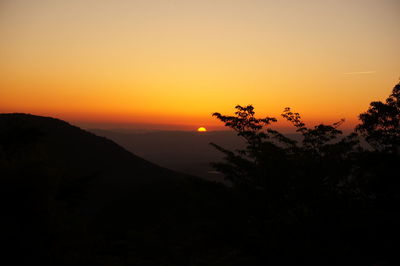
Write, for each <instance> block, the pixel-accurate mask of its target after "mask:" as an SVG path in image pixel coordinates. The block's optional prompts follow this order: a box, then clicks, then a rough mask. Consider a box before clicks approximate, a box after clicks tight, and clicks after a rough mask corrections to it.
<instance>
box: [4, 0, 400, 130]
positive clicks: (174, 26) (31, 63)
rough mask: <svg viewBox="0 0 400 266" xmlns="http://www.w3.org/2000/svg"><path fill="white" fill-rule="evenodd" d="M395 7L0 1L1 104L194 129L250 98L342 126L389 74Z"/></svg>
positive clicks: (349, 2)
mask: <svg viewBox="0 0 400 266" xmlns="http://www.w3.org/2000/svg"><path fill="white" fill-rule="evenodd" d="M399 14H400V1H398V0H390V1H389V0H387V1H385V0H326V1H323V0H302V1H300V0H298V1H284V0H282V1H261V0H259V1H256V0H242V1H239V0H236V1H235V0H201V1H200V0H198V1H194V0H193V1H190V0H182V1H178V0H158V1H152V0H143V1H132V0H131V1H128V0H114V1H111V0H90V1H89V0H76V1H74V0H65V1H62V0H37V1H35V0H32V1H22V0H0V36H1V42H0V58H1V60H0V112H27V113H33V114H39V115H47V116H55V117H58V118H61V119H64V120H67V121H69V122H72V123H76V124H78V125H81V126H84V127H131V126H136V127H137V126H140V127H142V128H145V127H149V128H157V125H158V124H163V126H160V127H162V128H163V129H192V128H193V130H196V129H197V127H199V126H206V127H207V126H208V127H211V128H213V127H215V126H216V125H220V124H219V122H218V121H216V120H215V118H212V117H211V113H212V112H215V111H218V112H221V113H226V114H231V113H232V112H233V107H234V106H235V105H236V104H242V105H246V104H253V105H254V106H255V108H256V112H257V113H258V114H259V115H260V116H262V115H272V116H279V114H280V113H281V111H282V110H283V108H284V107H286V106H290V107H292V108H293V109H295V110H296V111H298V112H300V113H301V114H302V115H303V117H304V118H305V120H306V121H307V122H309V123H310V125H312V124H314V123H319V122H335V121H337V120H339V119H340V118H346V119H347V121H348V122H347V123H346V126H347V127H352V126H353V125H354V123H355V122H356V118H357V115H358V114H359V113H360V112H363V111H365V110H366V109H367V107H368V104H369V102H371V101H373V100H383V99H385V98H386V97H387V96H388V95H389V93H390V90H391V89H392V87H393V86H394V85H395V84H396V83H397V82H398V78H399V76H400V50H399V47H400V32H399V29H400V16H399ZM149 124H152V125H149Z"/></svg>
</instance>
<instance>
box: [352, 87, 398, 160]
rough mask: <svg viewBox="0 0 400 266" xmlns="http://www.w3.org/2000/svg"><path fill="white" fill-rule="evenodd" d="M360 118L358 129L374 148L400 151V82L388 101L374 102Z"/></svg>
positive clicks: (394, 151) (393, 151)
mask: <svg viewBox="0 0 400 266" xmlns="http://www.w3.org/2000/svg"><path fill="white" fill-rule="evenodd" d="M359 118H360V120H361V124H360V125H358V126H357V128H356V130H357V131H358V132H360V134H361V136H363V137H364V138H365V140H366V141H367V142H368V143H369V144H370V145H371V146H372V147H373V148H374V149H376V150H380V151H390V152H392V153H397V154H399V153H400V83H399V84H397V85H396V86H395V87H394V88H393V90H392V93H391V95H390V96H389V97H388V98H387V99H386V102H384V103H383V102H380V101H375V102H372V103H371V104H370V107H369V108H368V110H367V112H365V113H362V114H360V116H359Z"/></svg>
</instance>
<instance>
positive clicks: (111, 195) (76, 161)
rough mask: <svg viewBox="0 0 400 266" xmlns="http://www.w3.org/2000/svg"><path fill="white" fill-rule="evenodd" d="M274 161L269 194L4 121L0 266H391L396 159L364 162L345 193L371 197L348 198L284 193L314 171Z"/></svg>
mask: <svg viewBox="0 0 400 266" xmlns="http://www.w3.org/2000/svg"><path fill="white" fill-rule="evenodd" d="M269 147H270V148H271V147H272V146H269ZM225 152H227V153H228V154H230V153H229V152H228V151H225ZM273 154H274V156H275V157H268V162H270V161H271V162H272V165H273V168H271V169H272V170H273V171H272V172H269V173H268V175H266V176H271V175H272V176H274V177H275V176H276V177H277V179H276V180H275V181H274V182H270V183H268V187H267V188H268V189H269V190H268V191H269V193H268V194H266V193H264V192H263V193H261V192H262V191H263V190H261V188H262V187H260V185H257V186H255V187H254V188H251V189H246V186H242V187H237V188H228V187H225V186H223V185H221V184H217V183H212V182H208V181H204V180H201V179H198V178H195V177H192V176H189V175H184V174H180V173H177V172H174V171H170V170H167V169H165V168H161V167H159V166H157V165H154V164H152V163H150V162H148V161H146V160H143V159H141V158H139V157H137V156H135V155H133V154H131V153H129V152H128V151H126V150H124V149H123V148H121V147H120V146H118V145H117V144H115V143H114V142H112V141H110V140H108V139H106V138H103V137H98V136H96V135H94V134H92V133H89V132H86V131H83V130H81V129H79V128H77V127H74V126H71V125H69V124H68V123H66V122H63V121H60V120H57V119H53V118H47V117H38V116H32V115H26V114H1V115H0V173H1V179H0V182H1V183H0V195H1V196H0V197H1V209H2V219H1V224H0V226H1V227H0V228H1V235H2V240H3V243H5V244H6V248H3V249H2V253H3V254H4V255H3V256H2V258H1V260H3V261H4V262H5V261H7V260H9V261H10V263H9V262H7V263H2V264H4V265H396V262H398V258H397V255H396V254H397V251H398V249H397V243H398V241H399V236H400V235H399V230H398V225H399V223H400V220H399V217H398V209H397V208H396V206H398V205H397V204H398V203H399V198H398V195H399V193H398V190H397V188H398V187H399V186H398V184H399V182H398V181H397V179H396V176H397V177H398V173H395V172H393V170H397V169H398V166H397V165H398V162H399V158H398V156H397V155H390V154H389V155H380V154H375V153H374V154H370V153H368V154H367V156H364V155H365V154H364V153H362V156H364V157H365V158H366V159H363V160H362V161H360V162H363V163H365V165H364V166H363V165H362V164H360V167H359V168H358V172H361V173H362V175H363V176H366V177H368V178H369V179H368V180H372V181H371V182H366V183H365V184H362V185H360V186H358V187H357V186H356V187H351V189H353V188H363V187H366V190H363V191H361V192H364V191H367V190H368V191H372V192H371V193H368V194H365V195H364V194H362V193H360V191H356V193H349V195H350V194H351V195H352V196H348V195H347V194H342V191H346V190H337V189H335V190H332V189H330V190H327V189H326V186H325V185H324V186H322V185H321V186H315V182H314V181H315V180H312V179H310V178H308V179H307V177H313V175H310V176H304V177H305V179H301V180H296V182H297V183H296V182H292V181H291V182H289V183H288V184H290V186H289V187H288V188H287V189H288V190H287V191H289V192H290V193H287V191H286V190H285V189H286V187H284V186H283V185H282V184H283V183H282V182H280V180H285V178H289V179H290V180H292V179H293V175H294V174H297V175H299V176H300V175H301V176H303V174H304V173H303V172H302V171H300V170H296V169H294V167H299V168H298V169H303V168H301V167H302V163H303V162H307V163H309V162H310V161H306V160H304V161H299V162H298V163H296V162H295V163H296V165H295V164H290V165H286V164H285V163H286V161H285V163H282V162H279V161H278V159H277V158H281V157H279V156H281V154H279V153H278V152H275V151H273ZM230 155H232V154H230ZM357 156H358V155H357ZM385 156H386V157H385ZM282 158H284V157H282ZM231 159H234V160H236V159H237V158H236V157H232V158H231ZM287 162H291V161H287ZM235 163H239V164H241V163H242V161H240V160H236V161H235ZM346 165H347V164H346ZM388 165H390V166H391V167H390V168H387V167H386V168H385V166H388ZM242 166H243V165H242ZM244 166H246V165H244ZM317 166H318V167H320V166H321V165H317ZM371 166H372V169H373V170H374V171H375V172H374V171H371V170H368V169H370V168H371ZM219 167H222V168H223V167H225V165H224V164H220V165H219ZM225 169H228V170H229V169H230V168H225ZM293 169H294V170H293ZM304 169H305V168H304ZM360 169H361V170H360ZM364 169H367V170H366V171H364ZM385 169H386V170H385ZM388 169H389V170H388ZM239 170H240V168H238V171H239ZM253 170H257V169H253V168H251V169H249V171H253ZM262 170H263V169H262ZM308 170H311V172H308V173H312V174H315V175H316V173H318V171H319V170H320V169H319V168H315V165H312V168H310V169H308ZM363 171H364V172H363ZM368 171H369V172H368ZM376 171H378V172H379V173H382V178H386V179H384V180H387V183H385V182H386V181H385V182H380V181H379V182H376V180H377V179H374V176H373V174H374V175H375V176H376ZM238 173H239V172H238ZM238 173H235V172H231V174H233V175H234V174H238ZM261 174H263V175H265V174H266V173H264V172H262V173H261ZM330 174H332V175H333V176H334V175H335V174H336V172H332V173H329V175H330ZM329 175H328V176H329ZM313 182H314V183H313ZM309 184H311V185H309ZM262 185H264V184H262ZM320 188H323V189H322V190H319V189H320ZM282 191H283V192H284V193H281V192H282ZM285 191H286V192H285ZM337 191H339V192H337ZM353 195H356V196H353Z"/></svg>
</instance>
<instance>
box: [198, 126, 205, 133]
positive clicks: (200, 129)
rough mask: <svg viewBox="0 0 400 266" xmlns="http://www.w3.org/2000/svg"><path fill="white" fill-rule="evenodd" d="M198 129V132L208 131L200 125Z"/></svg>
mask: <svg viewBox="0 0 400 266" xmlns="http://www.w3.org/2000/svg"><path fill="white" fill-rule="evenodd" d="M197 131H198V132H206V131H207V129H206V128H205V127H199V128H198V129H197Z"/></svg>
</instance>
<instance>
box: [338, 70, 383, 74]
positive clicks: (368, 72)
mask: <svg viewBox="0 0 400 266" xmlns="http://www.w3.org/2000/svg"><path fill="white" fill-rule="evenodd" d="M375 72H376V71H375V70H370V71H358V72H347V73H343V74H344V75H358V74H373V73H375Z"/></svg>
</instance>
